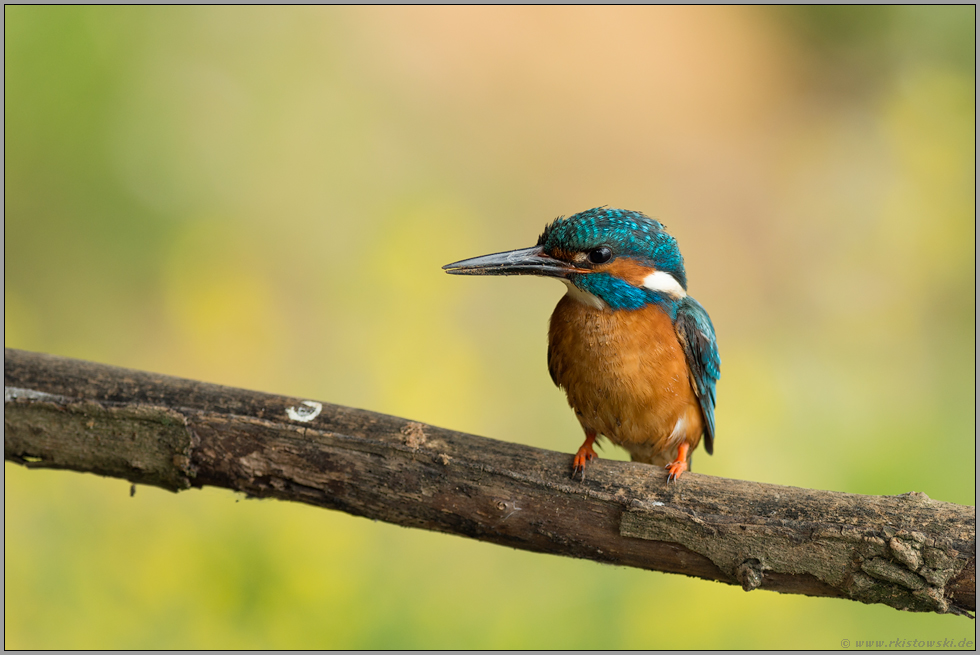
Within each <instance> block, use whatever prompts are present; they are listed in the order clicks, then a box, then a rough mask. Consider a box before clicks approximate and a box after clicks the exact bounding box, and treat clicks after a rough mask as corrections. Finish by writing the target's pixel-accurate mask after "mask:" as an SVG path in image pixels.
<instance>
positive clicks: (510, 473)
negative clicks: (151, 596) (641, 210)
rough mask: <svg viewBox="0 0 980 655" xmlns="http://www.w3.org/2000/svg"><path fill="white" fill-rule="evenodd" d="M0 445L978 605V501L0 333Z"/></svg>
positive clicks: (898, 599) (529, 538) (376, 515)
mask: <svg viewBox="0 0 980 655" xmlns="http://www.w3.org/2000/svg"><path fill="white" fill-rule="evenodd" d="M4 458H5V459H7V460H11V461H14V462H18V463H20V464H23V465H25V466H27V467H31V468H34V467H45V468H65V469H72V470H75V471H86V472H91V473H97V474H100V475H106V476H112V477H119V478H125V479H127V480H130V481H132V482H135V483H141V484H151V485H156V486H159V487H163V488H165V489H169V490H172V491H179V490H181V489H186V488H189V487H192V486H193V487H201V486H204V485H212V486H217V487H225V488H228V489H234V490H236V491H241V492H244V493H246V494H249V495H251V496H258V497H273V498H279V499H282V500H293V501H300V502H304V503H309V504H312V505H317V506H320V507H326V508H330V509H339V510H342V511H344V512H348V513H350V514H354V515H357V516H366V517H369V518H372V519H376V520H381V521H387V522H390V523H396V524H399V525H405V526H411V527H416V528H423V529H427V530H437V531H440V532H447V533H450V534H458V535H462V536H466V537H471V538H473V539H480V540H483V541H490V542H493V543H497V544H501V545H506V546H511V547H513V548H521V549H525V550H532V551H538V552H542V553H552V554H556V555H565V556H568V557H582V558H587V559H593V560H597V561H600V562H608V563H613V564H619V565H624V566H635V567H639V568H644V569H652V570H657V571H667V572H670V573H683V574H685V575H690V576H695V577H699V578H705V579H708V580H718V581H721V582H725V583H728V584H741V585H742V587H743V588H745V589H746V590H752V589H756V588H760V589H769V590H773V591H779V592H783V593H797V594H805V595H810V596H835V597H841V598H850V599H853V600H859V601H861V602H865V603H883V604H886V605H890V606H892V607H896V608H899V609H905V610H912V611H922V612H940V613H944V612H953V613H966V610H974V609H975V607H976V597H975V588H976V574H975V569H976V564H975V561H976V510H975V509H974V508H973V507H966V506H962V505H955V504H952V503H945V502H940V501H935V500H931V499H929V498H928V497H927V496H926V495H925V494H923V493H916V492H910V493H907V494H902V495H901V496H861V495H856V494H845V493H839V492H832V491H817V490H812V489H798V488H796V487H783V486H777V485H770V484H761V483H757V482H746V481H740V480H728V479H725V478H716V477H710V476H705V475H698V474H693V473H692V474H686V475H685V476H684V477H683V478H682V479H681V480H680V482H679V483H677V484H672V485H670V486H667V485H666V484H665V473H664V472H662V471H659V470H657V469H655V468H652V467H649V466H647V465H644V464H634V463H625V462H615V461H605V460H602V461H599V462H597V463H594V464H593V465H592V466H591V467H590V468H589V473H590V476H589V479H588V480H586V481H585V482H578V481H572V480H571V479H570V478H569V471H570V457H569V456H568V455H563V454H560V453H555V452H551V451H546V450H540V449H537V448H531V447H528V446H522V445H519V444H513V443H505V442H501V441H495V440H492V439H486V438H484V437H477V436H473V435H468V434H463V433H460V432H453V431H451V430H445V429H442V428H437V427H434V426H430V425H423V424H421V423H416V422H412V421H407V420H405V419H400V418H396V417H393V416H386V415H383V414H375V413H373V412H368V411H364V410H358V409H351V408H348V407H341V406H337V405H329V404H326V403H318V402H314V401H310V400H305V399H301V398H288V397H284V396H276V395H272V394H265V393H258V392H255V391H245V390H242V389H234V388H230V387H222V386H218V385H214V384H207V383H203V382H195V381H191V380H184V379H180V378H173V377H168V376H164V375H156V374H152V373H144V372H140V371H132V370H128V369H121V368H115V367H111V366H104V365H101V364H92V363H88V362H83V361H79V360H72V359H66V358H61V357H52V356H49V355H42V354H37V353H30V352H25V351H20V350H13V349H9V348H8V349H5V350H4Z"/></svg>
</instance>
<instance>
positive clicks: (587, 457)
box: [572, 444, 599, 482]
mask: <svg viewBox="0 0 980 655" xmlns="http://www.w3.org/2000/svg"><path fill="white" fill-rule="evenodd" d="M594 459H599V456H598V455H596V454H595V451H594V450H592V444H584V445H583V446H582V447H581V448H579V449H578V452H577V453H575V459H573V460H572V479H573V480H574V479H575V475H576V474H578V475H581V476H582V482H585V465H586V464H588V463H589V462H591V461H592V460H594Z"/></svg>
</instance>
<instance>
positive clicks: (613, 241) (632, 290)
mask: <svg viewBox="0 0 980 655" xmlns="http://www.w3.org/2000/svg"><path fill="white" fill-rule="evenodd" d="M443 268H444V269H445V270H446V272H448V273H452V274H454V275H541V276H547V277H556V278H559V279H561V280H562V281H564V282H565V283H566V284H567V285H568V288H569V293H570V295H572V296H573V297H574V298H575V299H577V300H579V301H581V302H584V303H587V304H591V305H593V306H595V307H597V308H600V309H611V310H618V309H639V308H641V307H644V306H646V305H648V304H650V303H659V304H661V305H664V306H665V307H674V306H676V302H677V301H678V300H679V299H681V298H683V297H684V296H685V295H687V276H686V274H685V273H684V258H683V257H681V251H680V249H679V248H678V247H677V241H676V240H675V239H674V237H672V236H670V235H669V234H667V232H666V231H665V230H664V226H663V225H662V224H661V223H659V222H658V221H655V220H653V219H652V218H650V217H648V216H646V215H644V214H642V213H640V212H635V211H628V210H625V209H608V208H606V207H596V208H595V209H590V210H588V211H584V212H581V213H579V214H575V215H574V216H570V217H568V218H559V219H557V220H555V221H554V222H552V223H551V224H550V225H548V226H547V227H546V228H545V229H544V232H543V233H542V234H541V236H540V237H539V238H538V243H537V245H535V246H534V247H532V248H524V249H522V250H511V251H508V252H501V253H495V254H493V255H484V256H483V257H474V258H473V259H465V260H463V261H459V262H455V263H452V264H447V265H446V266H443Z"/></svg>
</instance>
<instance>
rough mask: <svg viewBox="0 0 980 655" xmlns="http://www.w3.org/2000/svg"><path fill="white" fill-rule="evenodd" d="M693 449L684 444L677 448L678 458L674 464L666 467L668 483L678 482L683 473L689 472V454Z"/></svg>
mask: <svg viewBox="0 0 980 655" xmlns="http://www.w3.org/2000/svg"><path fill="white" fill-rule="evenodd" d="M690 449H691V447H690V446H689V445H687V444H686V443H682V444H681V445H680V446H678V447H677V457H676V458H675V459H674V461H673V462H671V463H670V464H668V465H667V466H665V467H664V468H666V469H667V471H668V473H667V483H668V484H670V482H676V481H677V480H678V479H679V478H680V477H681V473H683V472H684V471H686V470H687V453H688V451H689V450H690Z"/></svg>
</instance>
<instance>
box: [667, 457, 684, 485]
mask: <svg viewBox="0 0 980 655" xmlns="http://www.w3.org/2000/svg"><path fill="white" fill-rule="evenodd" d="M664 468H665V469H667V471H668V472H667V482H668V483H670V482H677V480H678V479H680V477H681V473H683V472H684V471H686V470H687V462H685V461H683V460H680V461H673V462H671V463H670V464H668V465H667V466H665V467H664Z"/></svg>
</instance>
